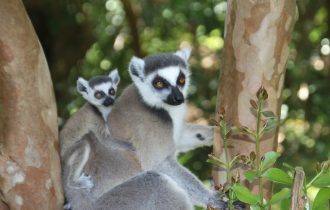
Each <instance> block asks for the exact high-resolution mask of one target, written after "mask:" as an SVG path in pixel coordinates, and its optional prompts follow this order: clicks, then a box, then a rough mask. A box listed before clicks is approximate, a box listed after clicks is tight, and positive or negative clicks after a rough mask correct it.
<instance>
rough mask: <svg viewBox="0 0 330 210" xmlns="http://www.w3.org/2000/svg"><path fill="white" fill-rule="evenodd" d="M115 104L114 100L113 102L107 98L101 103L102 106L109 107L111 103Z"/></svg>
mask: <svg viewBox="0 0 330 210" xmlns="http://www.w3.org/2000/svg"><path fill="white" fill-rule="evenodd" d="M114 102H115V100H113V99H112V98H110V97H107V98H106V99H105V100H104V101H103V106H111V105H112V104H113V103H114Z"/></svg>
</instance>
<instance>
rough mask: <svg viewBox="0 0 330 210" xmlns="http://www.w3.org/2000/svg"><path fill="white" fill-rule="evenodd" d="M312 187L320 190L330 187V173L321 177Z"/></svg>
mask: <svg viewBox="0 0 330 210" xmlns="http://www.w3.org/2000/svg"><path fill="white" fill-rule="evenodd" d="M312 185H313V186H315V187H319V188H321V187H328V186H330V172H328V173H324V174H322V175H320V176H319V177H318V178H317V179H316V180H315V181H314V182H313V183H312Z"/></svg>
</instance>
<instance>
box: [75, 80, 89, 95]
mask: <svg viewBox="0 0 330 210" xmlns="http://www.w3.org/2000/svg"><path fill="white" fill-rule="evenodd" d="M88 89H89V85H88V81H86V80H85V79H83V78H81V77H79V78H78V80H77V91H78V92H79V93H80V94H81V95H87V94H88Z"/></svg>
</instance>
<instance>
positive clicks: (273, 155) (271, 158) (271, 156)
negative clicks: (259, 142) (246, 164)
mask: <svg viewBox="0 0 330 210" xmlns="http://www.w3.org/2000/svg"><path fill="white" fill-rule="evenodd" d="M278 157H280V153H277V152H274V151H270V152H267V153H266V154H265V159H264V160H263V161H262V162H261V171H263V170H264V169H265V168H267V167H269V166H271V165H273V164H274V163H275V162H276V160H277V159H278Z"/></svg>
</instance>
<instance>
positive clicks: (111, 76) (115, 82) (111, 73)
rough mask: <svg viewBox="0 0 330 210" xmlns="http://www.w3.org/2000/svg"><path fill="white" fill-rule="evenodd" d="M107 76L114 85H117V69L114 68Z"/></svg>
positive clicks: (118, 79)
mask: <svg viewBox="0 0 330 210" xmlns="http://www.w3.org/2000/svg"><path fill="white" fill-rule="evenodd" d="M109 77H110V78H111V80H112V82H113V84H114V85H116V86H117V85H118V84H119V82H120V76H119V73H118V69H114V70H112V71H111V72H110V74H109Z"/></svg>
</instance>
